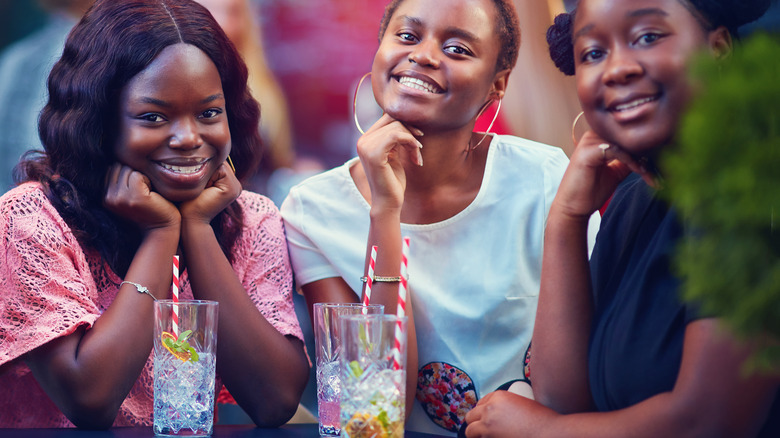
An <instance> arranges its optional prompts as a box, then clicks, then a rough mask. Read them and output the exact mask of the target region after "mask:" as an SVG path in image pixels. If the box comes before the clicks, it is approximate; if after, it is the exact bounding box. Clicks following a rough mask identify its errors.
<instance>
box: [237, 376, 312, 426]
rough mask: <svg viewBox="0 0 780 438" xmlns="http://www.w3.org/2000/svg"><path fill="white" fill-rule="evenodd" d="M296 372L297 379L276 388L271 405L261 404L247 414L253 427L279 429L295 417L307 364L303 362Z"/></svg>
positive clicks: (271, 398) (303, 387)
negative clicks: (253, 424)
mask: <svg viewBox="0 0 780 438" xmlns="http://www.w3.org/2000/svg"><path fill="white" fill-rule="evenodd" d="M297 371H298V372H296V373H294V374H295V375H296V376H299V378H296V379H294V381H292V382H290V383H288V384H287V385H280V386H278V387H277V389H276V391H275V392H274V394H273V395H272V396H271V397H270V400H272V402H271V403H262V406H259V407H258V408H256V409H254V410H253V412H248V414H249V417H250V418H251V419H252V421H253V422H254V423H255V425H257V426H258V427H279V426H281V425H283V424H285V423H287V422H288V421H289V420H290V419H291V418H292V417H293V415H295V413H296V412H297V411H298V406H299V404H300V401H301V395H302V394H303V390H304V389H305V388H306V383H307V381H308V377H309V366H308V363H306V362H303V364H302V366H301V367H300V368H299V369H298V370H297Z"/></svg>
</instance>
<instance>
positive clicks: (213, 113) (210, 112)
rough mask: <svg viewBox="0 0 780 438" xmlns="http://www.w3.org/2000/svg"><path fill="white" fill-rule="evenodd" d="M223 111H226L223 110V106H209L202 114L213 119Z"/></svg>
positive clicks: (203, 116) (205, 117)
mask: <svg viewBox="0 0 780 438" xmlns="http://www.w3.org/2000/svg"><path fill="white" fill-rule="evenodd" d="M223 112H224V111H223V110H222V108H209V109H207V110H206V111H203V113H202V114H201V115H200V116H201V117H202V118H204V119H213V118H214V117H217V116H218V115H220V114H222V113H223Z"/></svg>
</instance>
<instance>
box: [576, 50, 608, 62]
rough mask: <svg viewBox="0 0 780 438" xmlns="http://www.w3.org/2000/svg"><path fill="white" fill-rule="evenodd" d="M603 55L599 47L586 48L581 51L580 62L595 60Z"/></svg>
mask: <svg viewBox="0 0 780 438" xmlns="http://www.w3.org/2000/svg"><path fill="white" fill-rule="evenodd" d="M603 57H604V51H603V50H601V49H588V50H586V51H585V52H583V53H582V56H581V57H580V62H583V63H585V62H595V61H598V60H599V59H601V58H603Z"/></svg>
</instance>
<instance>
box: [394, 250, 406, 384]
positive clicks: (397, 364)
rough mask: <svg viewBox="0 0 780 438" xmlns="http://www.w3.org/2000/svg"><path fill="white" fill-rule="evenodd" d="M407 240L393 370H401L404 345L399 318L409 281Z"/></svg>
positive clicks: (403, 258)
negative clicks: (402, 347)
mask: <svg viewBox="0 0 780 438" xmlns="http://www.w3.org/2000/svg"><path fill="white" fill-rule="evenodd" d="M408 267H409V238H408V237H404V240H403V246H402V248H401V284H400V285H399V286H398V309H397V310H396V316H397V317H398V323H397V324H396V326H395V344H394V345H393V369H394V370H400V369H401V346H402V345H404V338H403V337H404V334H405V333H404V332H403V331H402V330H401V318H403V317H404V316H406V297H407V290H408V284H407V282H408V281H409V271H408Z"/></svg>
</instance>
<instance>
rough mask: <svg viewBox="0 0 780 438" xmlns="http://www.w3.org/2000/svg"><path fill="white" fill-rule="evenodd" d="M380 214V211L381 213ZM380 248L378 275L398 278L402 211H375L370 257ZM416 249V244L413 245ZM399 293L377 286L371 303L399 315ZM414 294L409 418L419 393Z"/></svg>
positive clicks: (393, 285)
mask: <svg viewBox="0 0 780 438" xmlns="http://www.w3.org/2000/svg"><path fill="white" fill-rule="evenodd" d="M377 210H378V209H377ZM373 245H376V246H377V248H378V250H377V259H376V265H375V268H374V275H375V276H376V275H379V276H384V277H395V276H398V275H400V272H401V252H402V236H401V219H400V211H394V210H390V211H376V210H375V209H373V208H372V212H371V226H370V228H369V235H368V245H367V256H366V260H368V255H369V254H370V249H371V246H373ZM411 245H414V243H411ZM398 289H399V284H398V283H397V282H393V283H384V282H375V283H374V284H373V287H372V288H371V303H372V304H383V305H384V306H385V313H386V314H389V315H395V314H396V312H397V309H398ZM412 293H413V291H412V290H411V289H410V290H408V291H407V296H406V316H407V318H408V321H407V326H406V327H407V344H406V381H407V384H406V415H407V418H409V415H410V414H411V409H412V405H413V403H414V399H415V392H416V390H417V364H418V360H417V336H416V331H415V326H414V311H413V307H412V300H411V295H412Z"/></svg>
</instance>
